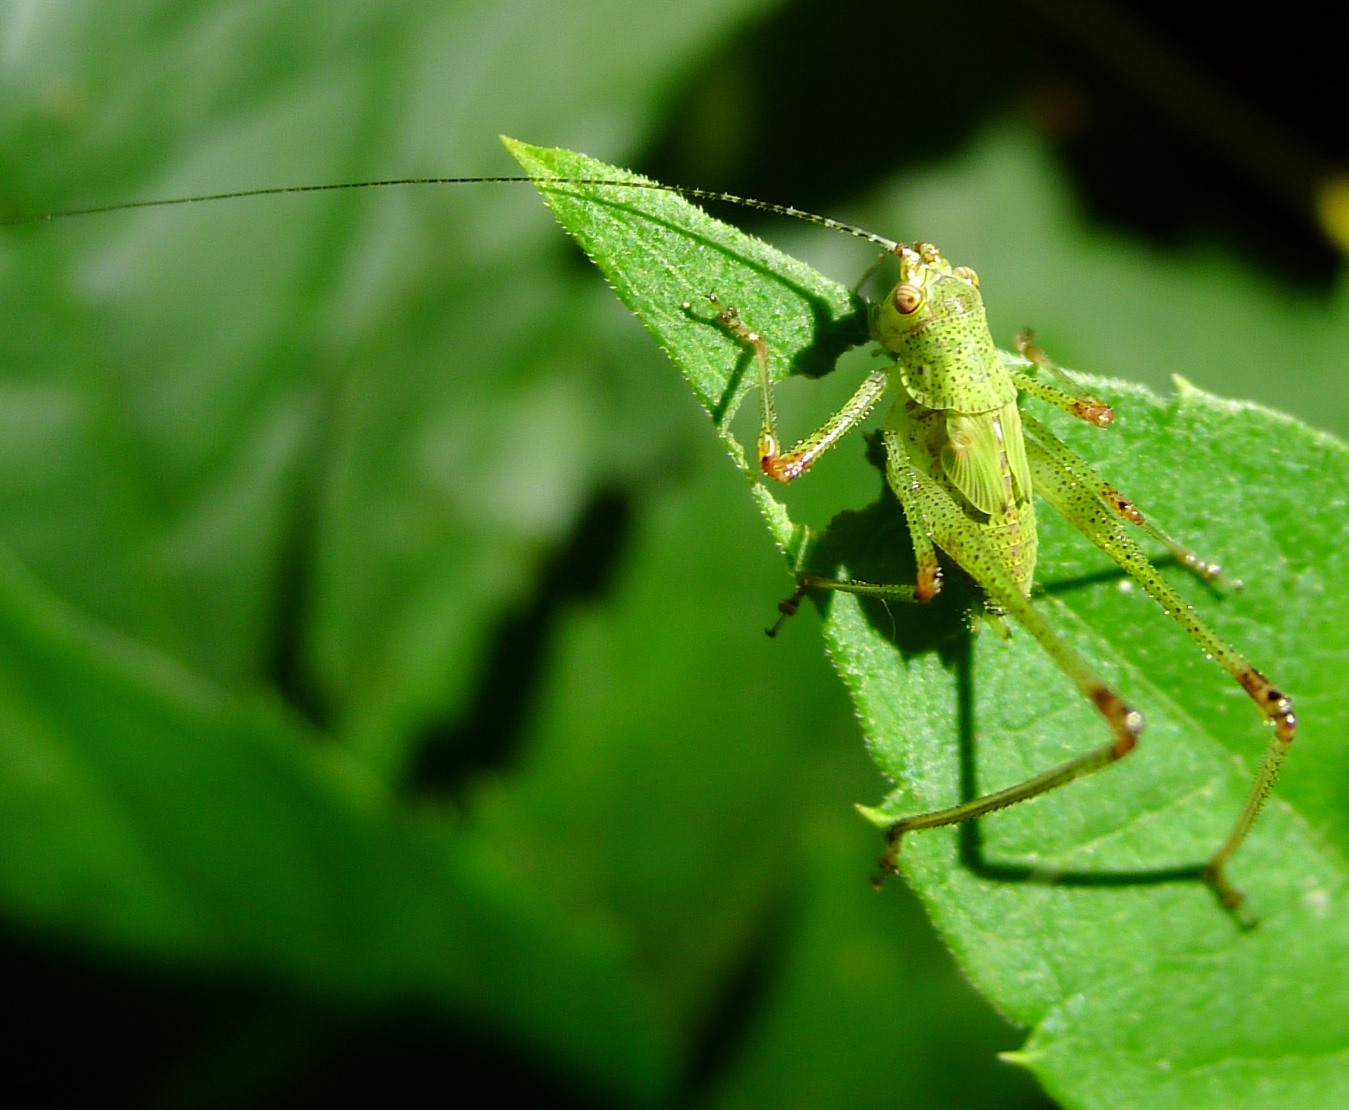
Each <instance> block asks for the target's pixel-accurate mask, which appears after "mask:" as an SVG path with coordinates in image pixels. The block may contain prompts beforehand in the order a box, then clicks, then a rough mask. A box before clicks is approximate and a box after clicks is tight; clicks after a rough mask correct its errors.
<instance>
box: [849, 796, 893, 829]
mask: <svg viewBox="0 0 1349 1110" xmlns="http://www.w3.org/2000/svg"><path fill="white" fill-rule="evenodd" d="M853 808H854V809H855V810H857V812H858V813H860V814H861V815H862V816H863V817H865V818H866V819H867V820H868V821H870V822H871V823H872V824H873V825H875V826H876V827H877V828H878V829H887V828H889V827H890V826H891V825H893V824H894V823H895V822H894V819H893V818H891V817H887V816H886V815H885V814H884V813H883V812H882V811H881V807H880V806H864V805H862V804H861V803H860V802H858V803H857V804H856V805H854V806H853Z"/></svg>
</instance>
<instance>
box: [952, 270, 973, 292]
mask: <svg viewBox="0 0 1349 1110" xmlns="http://www.w3.org/2000/svg"><path fill="white" fill-rule="evenodd" d="M953 273H954V274H955V275H956V277H958V278H964V279H965V280H966V281H968V282H969V283H970V284H971V285H973V286H974V287H975V288H976V289H978V288H979V275H978V274H976V273H975V272H974V271H973V270H971V269H970V268H969V267H968V266H957V267H956V268H955V270H954V271H953Z"/></svg>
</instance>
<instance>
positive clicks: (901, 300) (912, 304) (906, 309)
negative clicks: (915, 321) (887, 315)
mask: <svg viewBox="0 0 1349 1110" xmlns="http://www.w3.org/2000/svg"><path fill="white" fill-rule="evenodd" d="M893 300H894V303H895V311H896V312H898V313H899V314H900V315H901V316H911V315H913V313H915V312H917V311H918V306H919V305H920V304H922V303H923V291H922V290H921V289H919V288H918V286H916V285H909V284H907V283H906V284H904V285H901V286H898V287H897V288H896V289H895V294H894V297H893Z"/></svg>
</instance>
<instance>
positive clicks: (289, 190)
mask: <svg viewBox="0 0 1349 1110" xmlns="http://www.w3.org/2000/svg"><path fill="white" fill-rule="evenodd" d="M521 184H528V185H536V186H542V187H547V186H549V185H609V186H612V187H614V188H618V189H648V190H654V191H656V192H662V193H674V194H676V195H677V196H681V197H685V198H688V199H690V200H710V201H717V202H720V203H723V204H735V205H738V206H740V207H741V208H749V209H753V210H755V211H758V212H767V213H769V214H770V215H774V216H787V217H789V218H791V219H794V220H803V221H804V222H806V223H811V224H817V225H819V226H820V227H826V228H829V229H831V230H833V231H841V232H843V233H844V234H846V235H852V236H855V237H856V238H858V239H865V240H866V241H867V242H868V243H875V244H876V245H877V246H879V247H882V248H884V249H885V250H887V251H894V250H896V249H898V247H899V244H898V243H896V242H895V241H894V240H892V239H887V238H886V237H885V236H883V235H877V234H876V233H875V232H872V231H867V230H865V229H864V228H860V227H857V226H855V225H853V224H849V223H844V222H843V221H842V220H834V219H831V218H830V217H828V216H820V215H817V214H815V213H814V212H804V211H802V210H801V209H799V208H793V207H791V206H790V205H786V204H772V203H770V202H769V201H766V200H752V199H750V198H749V197H738V196H736V195H734V194H733V193H719V192H717V191H716V190H714V189H696V188H690V187H687V186H684V185H666V184H663V183H662V182H659V181H614V180H613V179H611V178H607V177H537V178H535V177H520V176H516V177H394V178H389V179H387V180H384V181H344V182H340V183H338V184H333V185H273V186H271V187H269V188H265V189H238V190H234V191H232V192H228V193H203V194H202V195H200V196H194V197H165V198H161V199H159V200H133V201H124V202H122V203H120V204H100V205H96V206H94V207H92V208H67V209H63V210H61V211H56V212H44V213H41V214H39V215H35V216H16V217H10V218H6V219H3V220H0V227H17V226H20V225H22V224H36V223H45V222H47V221H49V220H67V219H72V218H74V217H75V216H97V215H101V214H103V213H107V212H128V211H131V210H133V209H137V208H173V207H176V206H177V205H182V204H204V203H206V202H208V201H220V200H245V199H247V198H249V197H276V196H288V195H291V194H294V193H330V192H336V191H337V190H340V189H389V188H398V187H407V186H414V185H521Z"/></svg>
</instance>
